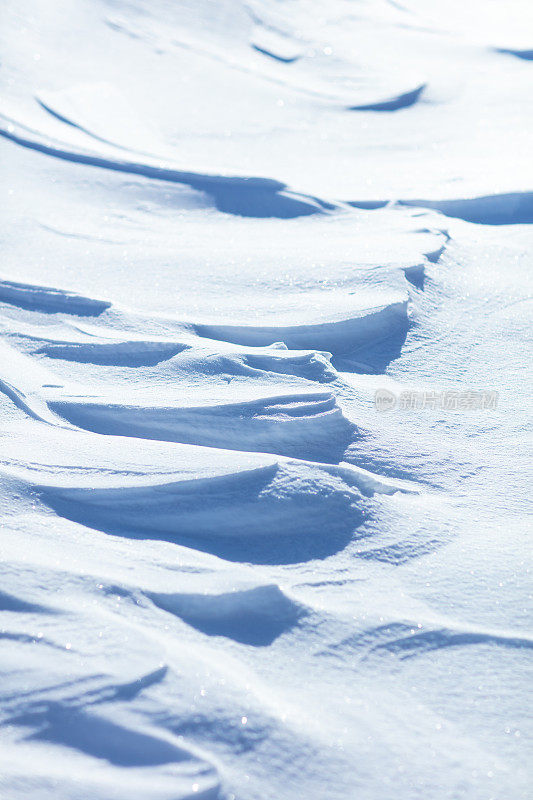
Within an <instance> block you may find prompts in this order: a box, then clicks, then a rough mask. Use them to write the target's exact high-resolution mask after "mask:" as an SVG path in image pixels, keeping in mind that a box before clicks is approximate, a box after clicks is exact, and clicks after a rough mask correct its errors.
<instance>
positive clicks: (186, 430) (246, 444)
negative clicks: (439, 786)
mask: <svg viewBox="0 0 533 800" xmlns="http://www.w3.org/2000/svg"><path fill="white" fill-rule="evenodd" d="M199 399H200V398H199ZM204 402H205V401H204ZM48 407H49V408H50V409H51V410H52V411H53V412H55V413H56V414H57V415H58V416H60V417H63V418H64V419H67V420H68V421H69V422H71V423H73V424H74V425H77V426H78V427H80V428H85V429H86V430H92V431H95V432H97V433H107V434H114V435H120V436H134V437H138V438H142V439H161V440H164V441H168V442H182V443H184V444H198V445H203V446H206V447H219V448H227V449H231V450H250V451H251V450H257V451H263V452H269V453H279V454H280V455H287V456H296V457H297V458H307V459H311V460H316V461H338V460H339V459H340V458H342V455H343V453H344V451H345V450H346V447H347V446H348V444H349V442H350V441H351V439H352V436H353V432H354V426H353V425H351V424H350V423H349V422H348V420H347V419H346V418H345V417H343V416H342V413H341V411H340V409H339V407H338V406H337V404H336V402H335V398H334V397H333V395H331V394H301V395H298V394H293V395H286V396H282V397H270V398H268V399H261V400H255V401H248V402H243V403H239V404H236V403H227V402H226V403H224V402H219V403H217V404H205V405H203V404H202V405H197V406H194V405H193V406H180V405H179V403H175V404H174V405H171V406H166V407H164V406H163V407H158V406H155V405H151V404H150V403H139V404H138V405H129V404H127V403H123V402H121V403H118V402H116V401H115V402H113V403H97V402H94V401H93V400H89V401H88V402H87V401H83V402H75V401H72V400H56V401H50V400H49V401H48Z"/></svg>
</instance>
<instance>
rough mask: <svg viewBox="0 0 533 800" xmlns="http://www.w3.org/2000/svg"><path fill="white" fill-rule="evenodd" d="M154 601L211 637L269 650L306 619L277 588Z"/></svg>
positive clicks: (162, 596)
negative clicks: (273, 643) (268, 648)
mask: <svg viewBox="0 0 533 800" xmlns="http://www.w3.org/2000/svg"><path fill="white" fill-rule="evenodd" d="M147 596H148V597H149V598H150V599H151V600H152V602H153V603H154V604H155V605H156V606H158V608H161V609H162V610H164V611H167V612H168V613H170V614H173V615H175V616H177V617H179V618H180V619H182V620H183V621H184V622H186V623H187V624H188V625H191V626H192V627H193V628H196V630H198V631H200V632H201V633H204V634H206V635H207V636H224V637H226V638H228V639H233V640H234V641H236V642H240V643H241V644H247V645H251V646H252V647H267V646H268V645H270V644H272V642H273V641H275V639H277V638H278V636H281V635H282V634H283V633H285V632H286V631H288V630H290V629H291V628H292V627H294V625H296V624H297V622H298V620H299V619H300V618H301V617H302V616H304V614H305V613H306V612H305V609H303V608H302V607H300V606H299V605H298V604H297V603H295V602H293V601H292V600H290V599H289V598H288V597H286V596H285V595H284V594H283V593H282V592H281V591H280V589H279V588H278V586H276V585H270V586H257V587H255V588H252V589H245V590H241V591H233V592H227V593H222V594H213V595H209V594H186V593H176V594H161V593H155V592H151V593H147Z"/></svg>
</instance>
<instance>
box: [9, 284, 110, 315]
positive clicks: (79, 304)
mask: <svg viewBox="0 0 533 800" xmlns="http://www.w3.org/2000/svg"><path fill="white" fill-rule="evenodd" d="M0 302H3V303H9V304H10V305H15V306H19V307H20V308H26V309H29V310H30V311H43V312H44V313H46V314H56V313H65V314H75V315H76V316H79V317H97V316H98V315H99V314H101V313H102V312H103V311H105V310H106V309H107V308H109V307H110V306H111V303H108V302H106V301H105V300H95V299H93V298H90V297H82V296H81V295H79V294H76V293H75V292H68V291H63V290H62V289H52V288H49V287H46V286H31V285H30V284H25V283H16V282H14V281H7V280H1V279H0Z"/></svg>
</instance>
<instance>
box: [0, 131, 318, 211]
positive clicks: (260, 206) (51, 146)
mask: <svg viewBox="0 0 533 800" xmlns="http://www.w3.org/2000/svg"><path fill="white" fill-rule="evenodd" d="M0 136H4V137H5V138H6V139H9V140H10V141H12V142H15V143H16V144H18V145H21V146H22V147H27V148H29V149H31V150H36V151H38V152H40V153H44V154H45V155H48V156H53V157H55V158H59V159H62V160H65V161H70V162H72V163H75V164H87V165H88V166H91V167H99V168H101V169H108V170H112V171H114V172H120V173H125V174H130V175H141V176H143V177H145V178H154V179H156V180H159V181H168V182H170V183H182V184H186V185H187V186H190V187H191V188H192V189H196V190H197V191H200V192H205V193H206V194H207V195H209V196H211V197H212V198H213V201H214V203H215V206H216V208H218V209H219V210H220V211H225V212H226V213H228V214H237V215H241V216H245V217H278V218H280V219H291V218H293V217H300V216H306V215H308V214H318V213H323V212H324V211H329V210H331V209H333V208H334V205H332V204H331V203H330V202H328V201H321V200H319V199H318V198H315V197H306V196H304V195H299V194H296V193H294V192H291V191H290V190H289V187H288V186H287V185H286V184H284V183H281V182H280V181H276V180H271V179H269V178H256V177H248V176H245V177H239V176H231V175H228V176H225V175H202V174H198V173H195V172H187V171H184V170H179V169H176V168H174V167H172V166H167V165H162V164H160V163H158V161H157V159H154V158H153V157H150V161H132V160H129V159H127V158H124V157H123V156H122V155H121V153H120V148H116V147H115V146H114V145H113V146H112V151H118V152H117V155H115V156H114V157H111V156H106V155H103V154H100V153H99V152H97V151H94V150H92V151H91V150H90V149H86V150H81V149H80V150H77V149H74V148H72V147H70V146H69V145H68V144H66V143H64V142H61V141H55V140H53V139H51V138H49V137H48V136H46V135H45V134H43V133H41V132H39V131H35V130H32V129H31V128H28V127H27V126H26V125H23V124H20V123H17V122H16V121H15V120H11V119H9V118H7V119H6V118H4V122H3V124H2V125H0ZM150 162H151V163H150Z"/></svg>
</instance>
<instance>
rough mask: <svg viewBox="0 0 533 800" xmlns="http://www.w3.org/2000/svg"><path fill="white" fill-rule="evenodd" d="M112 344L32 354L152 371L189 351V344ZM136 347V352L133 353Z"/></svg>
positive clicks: (63, 346) (64, 346)
mask: <svg viewBox="0 0 533 800" xmlns="http://www.w3.org/2000/svg"><path fill="white" fill-rule="evenodd" d="M146 344H148V345H152V343H151V342H148V343H143V342H116V343H115V342H113V343H111V342H110V343H109V344H89V343H80V344H76V343H73V344H46V345H43V346H42V347H40V348H39V349H38V350H36V351H35V353H36V354H38V355H45V356H47V358H55V359H61V360H63V361H74V362H76V363H78V364H98V365H100V366H105V367H155V366H157V364H160V363H161V362H162V361H168V360H169V359H170V358H173V357H174V356H176V355H178V353H182V352H183V351H184V350H188V349H190V347H191V345H188V344H177V343H175V344H173V343H172V342H169V343H168V344H166V343H163V342H161V343H159V342H154V343H153V346H149V347H148V348H147V347H146V346H145V345H146ZM136 346H137V347H138V348H139V349H136Z"/></svg>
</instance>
